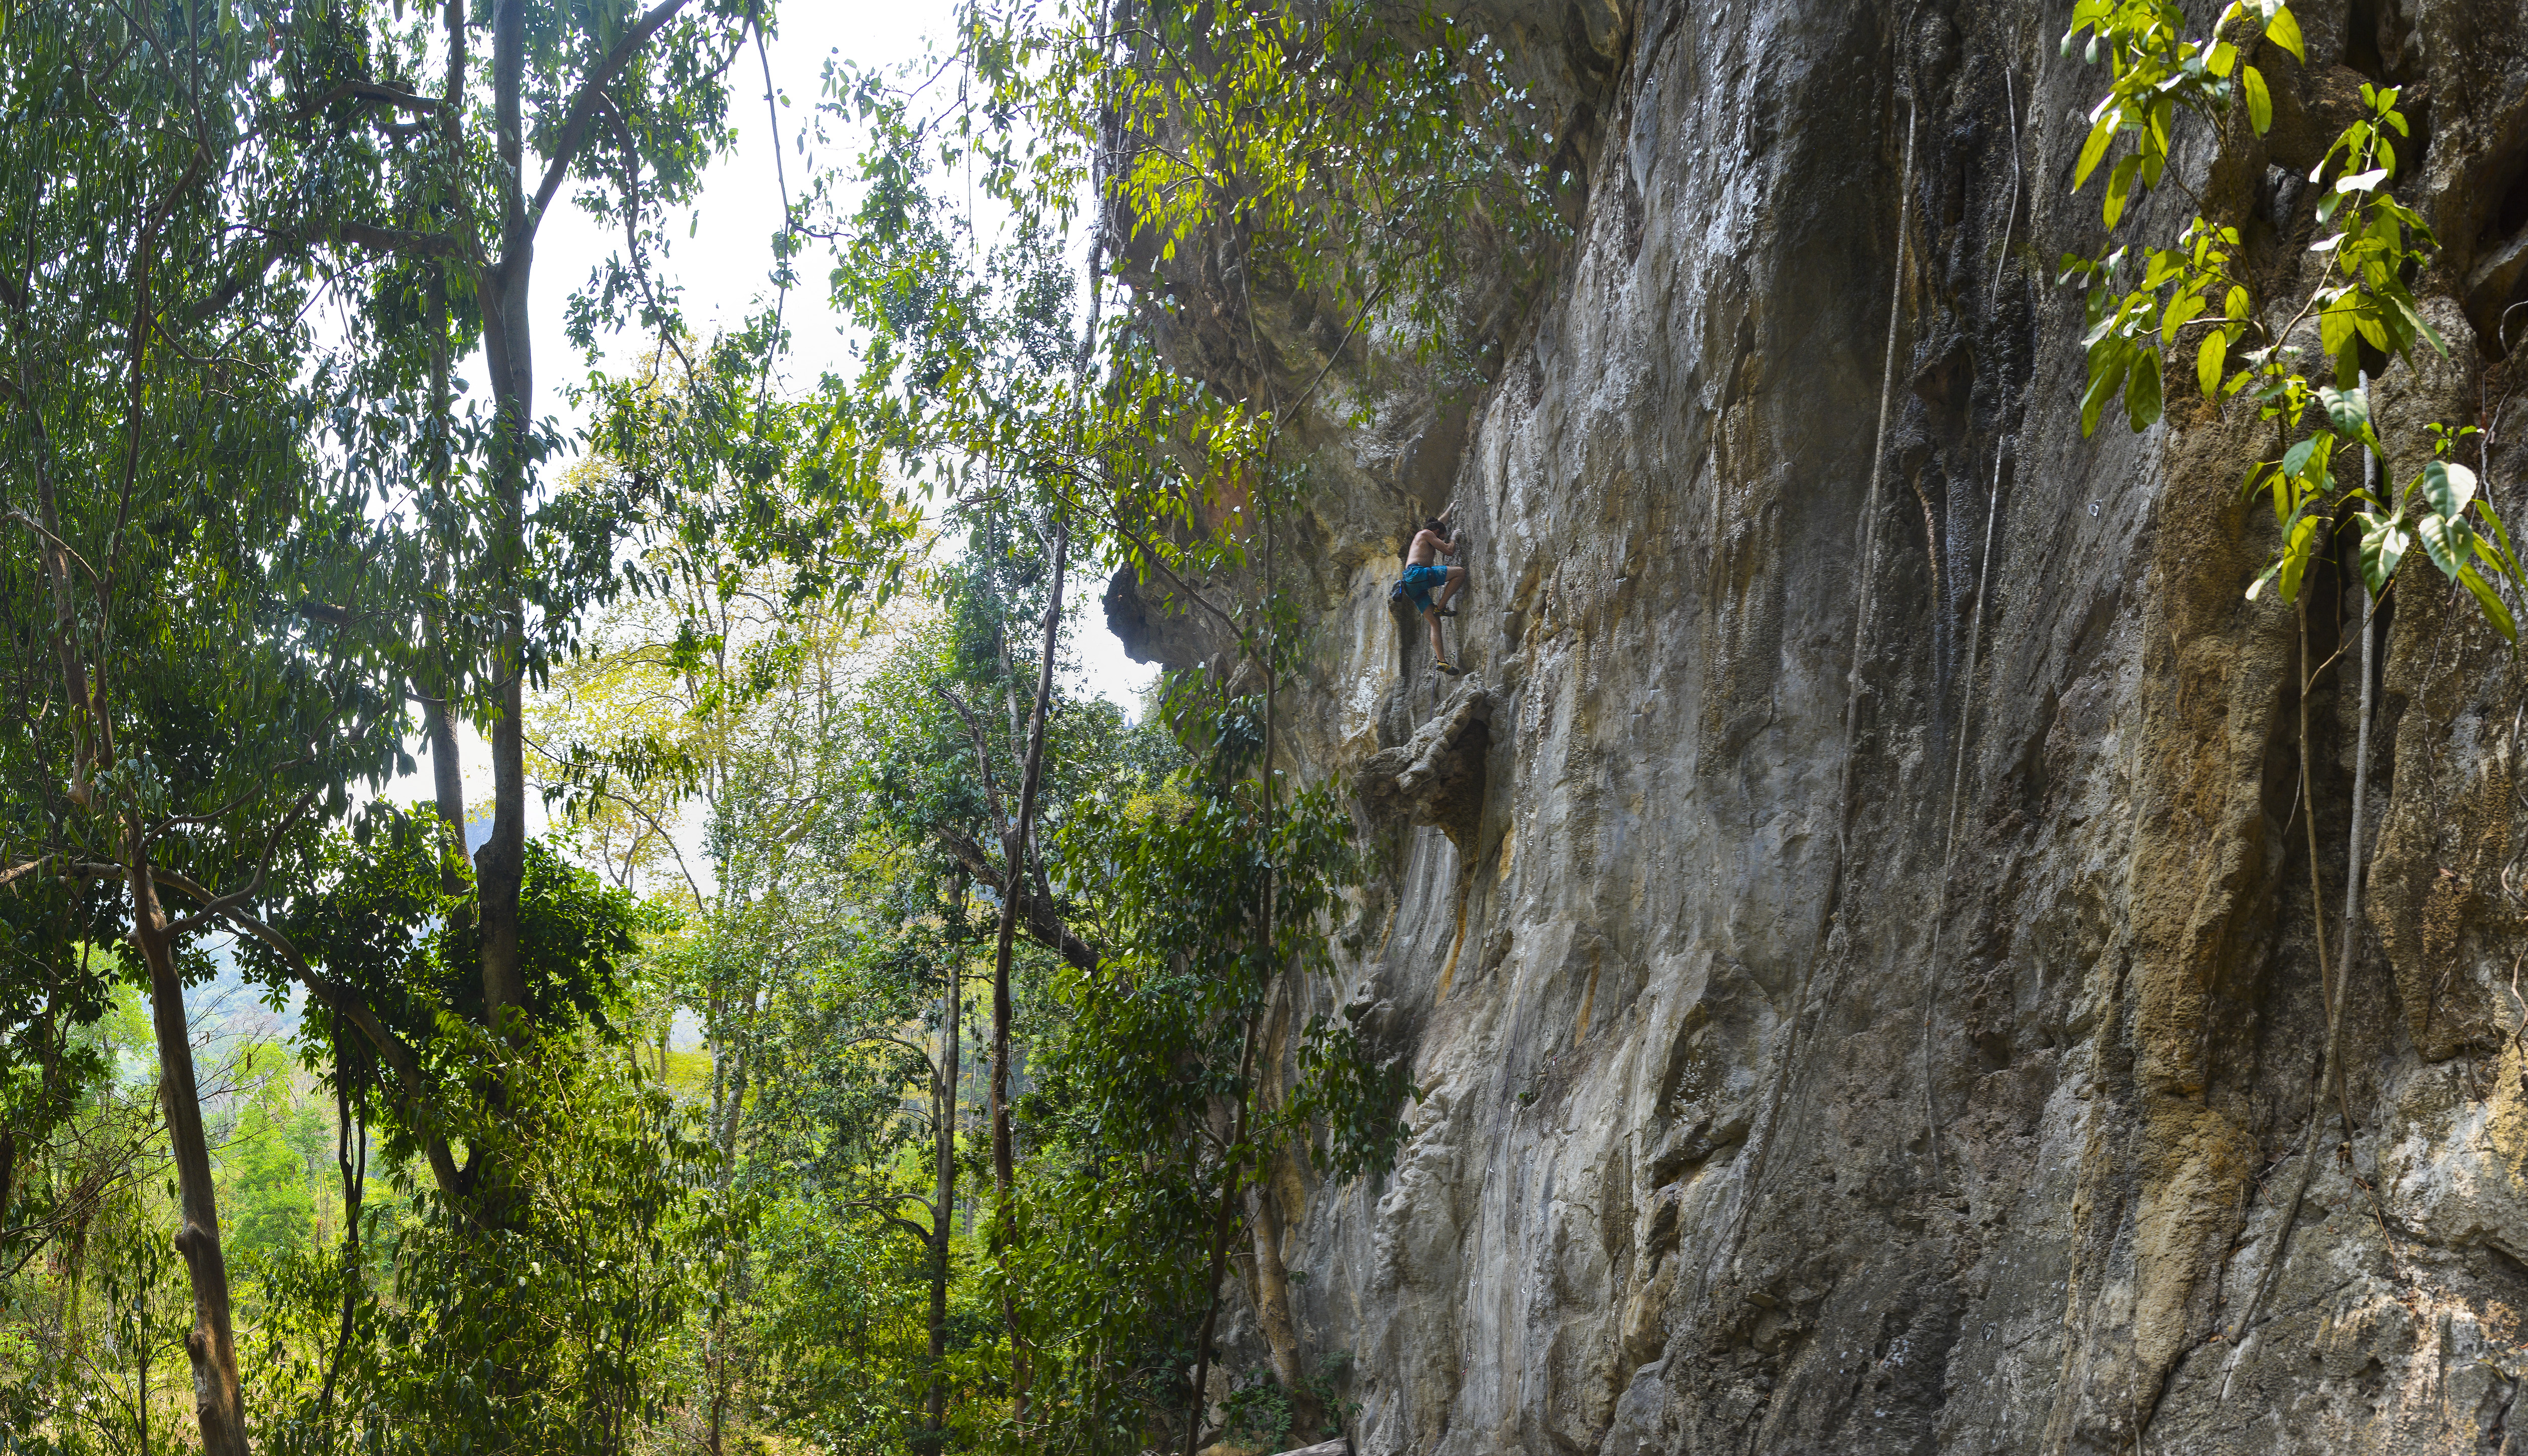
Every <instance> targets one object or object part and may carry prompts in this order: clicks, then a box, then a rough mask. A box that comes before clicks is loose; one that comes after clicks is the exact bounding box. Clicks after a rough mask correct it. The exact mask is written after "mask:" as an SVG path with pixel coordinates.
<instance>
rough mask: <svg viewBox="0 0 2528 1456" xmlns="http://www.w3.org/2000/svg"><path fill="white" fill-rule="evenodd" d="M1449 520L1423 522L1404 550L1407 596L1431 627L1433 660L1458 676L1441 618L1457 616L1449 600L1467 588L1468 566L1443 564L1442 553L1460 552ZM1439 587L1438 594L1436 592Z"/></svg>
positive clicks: (1438, 519)
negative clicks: (1443, 637) (1444, 641)
mask: <svg viewBox="0 0 2528 1456" xmlns="http://www.w3.org/2000/svg"><path fill="white" fill-rule="evenodd" d="M1449 536H1450V529H1449V526H1448V522H1447V521H1445V520H1442V519H1440V518H1438V517H1434V518H1432V519H1431V520H1428V521H1425V522H1423V523H1422V529H1421V530H1419V531H1417V532H1415V533H1413V545H1412V546H1411V547H1410V548H1408V549H1407V550H1406V551H1405V553H1404V582H1403V588H1404V597H1405V599H1406V600H1408V601H1410V602H1412V603H1413V604H1414V606H1416V607H1417V608H1419V609H1420V610H1421V612H1422V620H1423V622H1424V623H1426V624H1427V625H1428V626H1429V627H1430V629H1431V663H1432V665H1433V666H1435V667H1437V668H1439V669H1440V670H1441V671H1442V672H1445V673H1448V674H1450V675H1452V676H1453V675H1454V674H1455V673H1456V671H1457V669H1456V668H1455V667H1453V666H1451V665H1450V664H1449V662H1448V650H1447V649H1446V648H1445V647H1443V646H1442V645H1441V642H1440V619H1441V618H1442V617H1453V616H1455V615H1456V613H1455V612H1454V611H1451V610H1449V608H1448V603H1449V601H1450V600H1452V599H1453V598H1455V597H1456V595H1457V594H1458V593H1459V592H1462V591H1464V590H1465V589H1466V568H1464V567H1463V566H1442V565H1441V564H1440V558H1441V557H1442V556H1453V555H1455V554H1457V543H1455V542H1454V541H1451V540H1449ZM1434 588H1437V589H1438V591H1439V595H1438V596H1436V597H1435V596H1433V595H1432V589H1434Z"/></svg>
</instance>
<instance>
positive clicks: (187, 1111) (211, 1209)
mask: <svg viewBox="0 0 2528 1456" xmlns="http://www.w3.org/2000/svg"><path fill="white" fill-rule="evenodd" d="M126 833H127V836H128V838H127V843H128V845H129V847H130V853H131V858H130V861H129V863H128V865H127V868H128V871H129V873H130V875H131V881H132V940H133V941H135V942H137V943H138V945H139V947H140V957H141V960H142V962H145V963H146V965H147V966H148V970H149V1017H150V1023H151V1026H152V1028H153V1029H154V1030H155V1031H156V1032H157V1037H158V1089H159V1101H160V1104H161V1105H162V1106H163V1107H164V1109H165V1111H166V1114H167V1140H168V1143H169V1146H170V1151H171V1152H172V1153H173V1154H174V1162H175V1165H176V1192H177V1204H178V1208H179V1210H180V1211H181V1212H182V1214H183V1217H184V1226H183V1228H182V1229H181V1230H180V1231H179V1232H178V1233H177V1235H176V1252H177V1253H179V1254H181V1255H183V1256H184V1268H185V1272H186V1273H187V1274H190V1275H191V1283H192V1287H193V1329H192V1332H191V1333H190V1334H188V1335H186V1336H185V1337H184V1353H185V1355H186V1356H187V1357H188V1358H189V1359H190V1360H191V1361H192V1365H193V1412H194V1415H195V1417H196V1418H197V1419H198V1420H199V1421H200V1423H201V1429H202V1451H203V1456H248V1452H247V1447H246V1439H245V1408H244V1403H243V1401H242V1399H241V1397H240V1396H239V1394H238V1390H237V1337H236V1334H235V1332H234V1331H233V1330H232V1329H231V1327H230V1325H229V1269H228V1261H227V1259H226V1258H225V1257H224V1256H223V1255H222V1253H221V1251H220V1208H219V1196H218V1194H217V1192H216V1190H215V1189H214V1188H213V1187H212V1183H211V1152H210V1148H209V1146H208V1144H207V1142H206V1141H205V1140H204V1138H203V1135H202V1099H201V1090H200V1088H199V1086H198V1085H197V1084H196V1083H195V1081H194V1077H193V1045H192V1042H191V1041H190V1040H189V1039H188V1038H187V1036H186V1034H185V1026H184V981H183V980H182V979H181V978H180V977H178V975H177V974H176V958H175V954H174V950H173V948H172V947H171V946H169V944H168V943H167V919H166V916H165V915H164V914H162V913H161V912H160V910H159V909H158V888H157V885H156V884H155V883H154V882H153V881H152V880H151V879H150V877H149V851H148V844H147V841H146V839H145V838H144V837H143V835H142V833H141V828H140V825H139V823H138V821H137V820H132V821H129V822H128V826H127V830H126Z"/></svg>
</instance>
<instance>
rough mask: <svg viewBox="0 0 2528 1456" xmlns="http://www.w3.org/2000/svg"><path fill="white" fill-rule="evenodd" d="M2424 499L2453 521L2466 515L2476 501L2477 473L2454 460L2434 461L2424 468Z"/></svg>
mask: <svg viewBox="0 0 2528 1456" xmlns="http://www.w3.org/2000/svg"><path fill="white" fill-rule="evenodd" d="M2422 485H2423V498H2424V499H2425V500H2427V501H2429V502H2431V507H2432V509H2433V510H2435V511H2437V512H2439V513H2440V514H2442V515H2445V516H2448V517H2449V519H2451V520H2455V519H2457V518H2458V517H2459V516H2461V515H2464V514H2465V513H2466V507H2467V503H2468V502H2469V501H2471V500H2473V499H2475V472H2474V471H2472V470H2469V469H2467V468H2466V467H2465V466H2463V465H2460V464H2458V463H2457V462H2456V461H2454V460H2434V461H2432V462H2431V463H2430V464H2428V465H2425V466H2424V467H2423V481H2422Z"/></svg>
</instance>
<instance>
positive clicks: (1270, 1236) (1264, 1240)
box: [1247, 1165, 1325, 1430]
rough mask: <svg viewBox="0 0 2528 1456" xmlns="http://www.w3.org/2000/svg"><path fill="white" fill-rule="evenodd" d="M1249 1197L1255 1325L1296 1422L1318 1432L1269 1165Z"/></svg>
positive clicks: (1317, 1415) (1319, 1421)
mask: <svg viewBox="0 0 2528 1456" xmlns="http://www.w3.org/2000/svg"><path fill="white" fill-rule="evenodd" d="M1247 1198H1248V1206H1247V1207H1248V1215H1249V1220H1250V1222H1252V1223H1253V1225H1254V1234H1255V1316H1256V1323H1257V1324H1259V1325H1260V1326H1263V1330H1264V1343H1265V1346H1266V1348H1268V1349H1269V1350H1271V1351H1272V1355H1273V1375H1274V1378H1276V1379H1279V1380H1280V1381H1281V1382H1282V1388H1283V1389H1284V1390H1285V1391H1287V1392H1289V1394H1290V1412H1291V1419H1292V1421H1293V1422H1294V1423H1295V1424H1296V1425H1297V1426H1298V1427H1299V1429H1301V1430H1317V1429H1319V1427H1320V1426H1321V1425H1322V1424H1323V1422H1324V1419H1325V1417H1324V1413H1323V1412H1321V1411H1320V1410H1319V1409H1318V1408H1317V1397H1316V1393H1315V1392H1314V1391H1312V1390H1310V1389H1309V1388H1308V1385H1307V1364H1306V1361H1305V1360H1304V1359H1303V1358H1302V1357H1301V1355H1300V1352H1299V1322H1298V1320H1297V1318H1296V1317H1295V1316H1293V1314H1292V1313H1291V1309H1290V1269H1289V1267H1288V1266H1286V1265H1284V1264H1283V1262H1282V1211H1281V1209H1280V1207H1279V1206H1278V1205H1276V1204H1275V1203H1274V1201H1273V1177H1272V1168H1271V1166H1270V1165H1267V1166H1266V1167H1265V1168H1264V1169H1263V1170H1260V1171H1259V1173H1258V1176H1257V1178H1256V1181H1255V1185H1254V1187H1253V1188H1252V1189H1251V1190H1250V1191H1249V1192H1248V1194H1247Z"/></svg>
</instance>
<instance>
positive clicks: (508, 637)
mask: <svg viewBox="0 0 2528 1456" xmlns="http://www.w3.org/2000/svg"><path fill="white" fill-rule="evenodd" d="M526 8H527V7H526V0H494V3H493V6H492V120H493V130H494V138H493V140H494V145H495V147H496V149H497V151H498V153H499V158H500V164H499V166H498V168H497V169H496V171H497V176H498V181H499V188H500V262H499V263H498V264H497V265H495V266H494V267H492V268H490V269H489V270H486V271H485V273H484V274H483V276H482V277H481V279H480V280H479V282H478V285H477V288H478V292H479V293H480V296H481V297H482V300H483V313H484V318H483V350H484V362H485V363H486V364H487V365H488V366H489V369H488V372H489V373H490V375H491V377H492V401H493V416H492V418H493V427H492V428H493V438H492V513H493V520H492V522H491V527H492V529H491V532H490V536H491V541H492V557H493V563H492V565H493V582H494V586H493V597H494V600H493V604H492V609H493V615H494V620H495V621H496V623H497V624H498V627H497V630H498V632H499V643H498V645H497V647H496V649H495V650H494V660H493V663H492V670H493V673H494V677H495V680H494V682H493V684H492V692H491V695H490V696H491V697H492V699H493V711H492V721H491V724H490V730H491V731H490V733H489V734H488V735H487V736H488V737H489V738H490V739H491V742H492V837H491V839H490V840H488V841H487V842H486V843H485V844H484V846H483V848H482V850H481V851H480V853H478V854H477V855H476V856H475V860H474V867H475V896H476V900H477V903H478V906H479V909H478V911H477V913H478V916H479V920H480V924H481V927H482V956H483V1003H484V1007H483V1009H484V1014H485V1015H486V1016H487V1017H489V1018H490V1020H491V1022H492V1024H493V1025H494V1026H496V1027H498V1026H500V1022H501V1019H502V1017H503V1016H504V1015H506V1014H508V1013H509V1012H510V1011H512V1010H513V1009H517V1010H523V1008H524V1005H525V1002H526V977H525V973H524V970H523V968H522V967H521V966H520V964H519V960H518V958H519V926H518V899H519V895H520V892H521V890H522V888H523V886H524V884H525V880H526V843H527V774H526V737H525V732H526V724H525V722H524V714H525V708H526V667H527V661H526V658H527V642H526V603H525V600H524V598H523V597H522V595H521V592H520V587H519V578H520V575H521V573H522V572H523V571H524V570H525V566H526V562H525V560H524V554H525V549H526V541H525V513H526V477H527V452H528V447H529V441H530V435H529V430H530V422H531V418H532V415H531V412H532V410H533V409H534V406H535V347H534V337H533V334H532V331H531V330H530V329H529V327H528V320H527V285H528V280H529V278H530V277H531V276H532V273H533V270H534V267H535V228H534V222H533V220H532V219H530V218H529V217H528V215H527V203H526V178H525V174H524V171H523V169H524V167H525V165H526V141H525V136H524V134H523V131H522V128H523V126H524V122H523V117H522V111H521V106H520V99H521V98H520V92H521V90H522V89H523V87H524V84H525V77H526V60H527V36H526Z"/></svg>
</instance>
